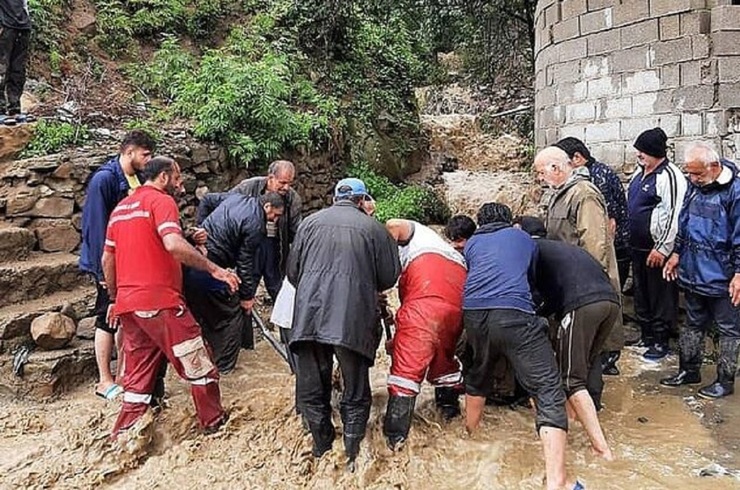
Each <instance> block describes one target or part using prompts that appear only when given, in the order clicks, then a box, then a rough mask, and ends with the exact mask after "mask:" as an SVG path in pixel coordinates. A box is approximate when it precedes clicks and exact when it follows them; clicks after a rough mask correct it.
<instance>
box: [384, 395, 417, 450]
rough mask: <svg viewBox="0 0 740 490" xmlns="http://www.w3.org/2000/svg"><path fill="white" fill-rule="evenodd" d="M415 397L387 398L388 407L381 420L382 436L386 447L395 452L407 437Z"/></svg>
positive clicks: (392, 396)
mask: <svg viewBox="0 0 740 490" xmlns="http://www.w3.org/2000/svg"><path fill="white" fill-rule="evenodd" d="M415 403H416V397H415V396H394V395H391V396H390V397H388V407H387V408H386V410H385V419H383V434H384V435H385V438H386V441H387V442H388V447H389V448H391V450H392V451H395V450H396V448H397V447H398V445H400V444H402V443H403V442H404V441H405V440H406V439H408V437H409V430H410V429H411V418H412V417H413V415H414V404H415Z"/></svg>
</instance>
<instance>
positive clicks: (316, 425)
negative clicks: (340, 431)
mask: <svg viewBox="0 0 740 490" xmlns="http://www.w3.org/2000/svg"><path fill="white" fill-rule="evenodd" d="M308 427H309V429H310V430H311V435H312V436H313V448H312V450H311V453H312V454H313V455H314V457H316V458H320V457H321V456H323V455H324V453H325V452H327V451H329V450H330V449H331V446H332V443H333V442H334V439H335V438H336V436H337V433H336V431H335V430H334V424H332V423H331V419H330V418H326V419H325V420H322V421H321V422H311V421H309V422H308Z"/></svg>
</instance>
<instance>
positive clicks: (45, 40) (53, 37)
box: [28, 0, 70, 52]
mask: <svg viewBox="0 0 740 490" xmlns="http://www.w3.org/2000/svg"><path fill="white" fill-rule="evenodd" d="M69 6H70V0H28V10H29V13H30V15H31V21H32V22H33V31H32V36H33V44H34V46H35V47H36V49H39V48H41V50H42V51H45V52H50V51H52V50H55V49H56V48H57V47H58V46H59V42H60V41H61V39H62V37H63V36H64V31H63V30H62V27H63V24H64V22H65V20H66V18H67V15H66V11H67V10H68V8H69Z"/></svg>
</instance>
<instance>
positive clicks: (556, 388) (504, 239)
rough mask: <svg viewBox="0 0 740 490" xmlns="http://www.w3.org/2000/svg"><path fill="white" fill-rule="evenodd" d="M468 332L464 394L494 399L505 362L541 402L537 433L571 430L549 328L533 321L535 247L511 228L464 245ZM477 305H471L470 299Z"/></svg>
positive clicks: (492, 229) (498, 227)
mask: <svg viewBox="0 0 740 490" xmlns="http://www.w3.org/2000/svg"><path fill="white" fill-rule="evenodd" d="M465 261H466V262H467V264H468V277H467V281H466V283H465V297H464V300H463V305H464V326H465V335H466V337H467V344H468V347H469V349H470V364H469V366H467V369H466V374H465V392H466V393H467V394H470V395H474V396H484V397H485V396H488V395H492V394H493V391H494V388H495V386H494V378H493V373H494V371H495V370H496V368H497V365H498V364H499V363H500V358H501V357H502V356H503V357H505V358H506V359H507V360H508V361H509V362H510V363H511V365H512V367H513V370H514V374H515V376H516V378H517V380H518V381H519V383H521V385H522V386H523V387H524V388H525V389H526V390H527V391H528V392H529V393H531V394H532V396H534V397H535V399H536V400H537V429H538V430H539V428H540V427H542V426H551V427H557V428H560V429H563V430H567V428H568V420H567V417H566V414H565V394H564V393H563V389H562V386H561V383H560V376H559V373H558V368H557V364H556V363H555V354H554V353H553V350H552V345H550V342H549V341H548V338H547V323H546V322H544V321H543V320H541V319H539V318H538V317H536V316H535V315H534V304H533V302H532V295H531V292H530V286H529V278H532V279H533V278H534V274H535V267H536V261H537V247H536V245H535V241H534V240H533V239H532V238H531V237H530V236H529V235H528V234H527V233H525V232H523V231H522V230H519V229H516V228H512V227H511V226H510V225H508V224H503V223H491V224H488V225H484V226H482V227H480V228H479V229H478V230H477V231H476V232H475V233H474V234H473V236H472V237H470V239H469V240H468V242H467V244H466V245H465ZM469 294H470V295H472V296H473V298H472V299H474V301H469V298H468V295H469Z"/></svg>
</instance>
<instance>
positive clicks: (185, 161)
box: [173, 155, 193, 171]
mask: <svg viewBox="0 0 740 490" xmlns="http://www.w3.org/2000/svg"><path fill="white" fill-rule="evenodd" d="M173 158H174V159H175V161H176V162H177V164H178V165H179V166H180V170H183V171H185V170H189V169H191V168H193V160H192V159H190V158H188V157H186V156H185V155H175V156H174V157H173Z"/></svg>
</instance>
